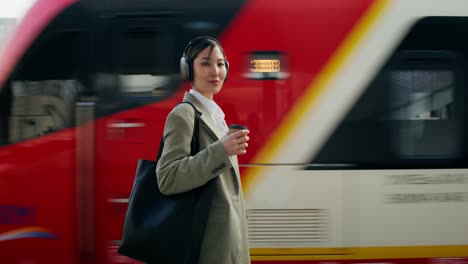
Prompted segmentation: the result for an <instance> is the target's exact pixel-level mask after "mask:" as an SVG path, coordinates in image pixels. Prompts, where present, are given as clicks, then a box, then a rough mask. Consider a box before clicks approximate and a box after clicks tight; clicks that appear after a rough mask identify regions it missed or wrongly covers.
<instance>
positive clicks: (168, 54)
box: [117, 28, 179, 97]
mask: <svg viewBox="0 0 468 264" xmlns="http://www.w3.org/2000/svg"><path fill="white" fill-rule="evenodd" d="M173 47H174V40H173V37H172V35H171V34H170V32H168V31H167V32H166V31H162V30H159V29H156V28H130V29H128V31H126V32H125V34H123V39H122V40H121V45H120V46H119V51H118V52H117V54H119V55H120V60H119V62H118V64H119V65H118V74H119V75H118V76H119V82H120V91H121V92H122V93H123V94H125V95H127V96H133V97H141V96H151V97H154V96H156V97H159V96H165V95H167V94H169V93H170V92H171V90H173V89H174V85H173V82H174V81H175V80H176V79H178V77H179V76H178V75H179V72H178V68H176V67H175V63H176V62H177V60H175V59H174V58H173V55H174V51H173Z"/></svg>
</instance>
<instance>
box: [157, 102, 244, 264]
mask: <svg viewBox="0 0 468 264" xmlns="http://www.w3.org/2000/svg"><path fill="white" fill-rule="evenodd" d="M184 101H188V102H191V103H192V104H194V105H195V107H196V108H197V109H198V111H200V112H201V116H200V131H199V141H200V152H199V153H198V154H196V155H195V156H190V142H191V140H192V133H193V127H194V115H195V113H194V110H193V108H192V107H191V106H190V105H189V104H180V105H177V106H176V107H175V108H174V109H173V110H172V111H171V112H170V113H169V115H168V117H167V120H166V124H165V127H164V137H165V139H164V140H165V141H164V150H163V153H162V155H161V157H160V159H159V162H158V164H157V167H156V175H157V181H158V185H159V188H160V189H161V192H162V193H165V194H175V193H180V192H185V191H188V190H191V189H193V188H195V187H198V186H201V185H203V184H205V183H206V182H208V180H210V179H212V178H214V177H219V180H218V181H217V188H216V191H215V194H214V198H213V202H212V204H211V210H210V215H209V219H208V224H207V227H206V231H205V237H204V239H203V244H202V248H201V252H200V258H199V263H200V264H215V263H222V264H246V263H250V256H249V246H248V241H247V223H246V212H245V206H244V199H243V197H242V187H241V181H240V177H239V165H238V162H237V156H231V157H229V156H228V154H227V153H226V151H225V149H224V147H223V144H222V143H221V142H220V141H219V139H220V137H221V135H220V134H219V132H218V129H217V128H216V125H215V123H214V121H213V119H212V118H211V116H210V114H209V112H208V110H207V109H206V108H205V107H204V106H203V104H202V103H201V102H200V101H198V100H197V99H196V98H195V96H193V95H191V94H190V93H185V96H184Z"/></svg>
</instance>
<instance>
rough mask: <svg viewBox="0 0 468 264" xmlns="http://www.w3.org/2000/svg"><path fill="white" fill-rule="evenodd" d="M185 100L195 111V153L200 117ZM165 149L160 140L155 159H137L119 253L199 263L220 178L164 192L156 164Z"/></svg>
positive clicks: (155, 260) (150, 259)
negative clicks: (176, 190)
mask: <svg viewBox="0 0 468 264" xmlns="http://www.w3.org/2000/svg"><path fill="white" fill-rule="evenodd" d="M183 103H188V104H190V105H191V106H192V107H193V108H194V110H195V119H194V120H195V121H194V122H195V123H194V130H193V136H192V141H191V151H190V155H192V156H193V155H195V154H196V153H198V151H199V141H198V138H199V137H198V131H199V118H200V117H199V112H198V110H197V109H196V108H195V106H193V105H192V104H191V103H189V102H183ZM163 148H164V140H163V139H161V144H160V146H159V151H158V157H157V159H156V162H155V161H151V160H139V161H138V166H137V171H136V175H135V179H134V183H133V188H132V191H131V193H130V198H129V204H128V209H127V212H126V215H125V220H124V225H123V231H122V240H121V242H120V246H119V248H118V252H119V253H120V254H122V255H125V256H128V257H130V258H133V259H136V260H141V261H144V262H147V263H155V264H166V263H168V264H169V263H170V264H179V263H187V264H188V263H190V264H193V263H198V257H199V253H200V248H201V244H202V241H203V235H204V233H205V227H206V224H207V220H208V214H209V210H210V207H211V201H212V198H213V194H214V187H215V181H216V180H217V178H214V179H212V180H210V181H209V182H207V183H206V184H205V185H203V186H201V187H198V188H196V189H193V190H191V191H188V192H184V193H180V194H174V195H165V194H162V193H161V192H160V191H159V187H158V184H157V180H156V164H157V161H158V160H159V158H160V156H161V154H162V150H163Z"/></svg>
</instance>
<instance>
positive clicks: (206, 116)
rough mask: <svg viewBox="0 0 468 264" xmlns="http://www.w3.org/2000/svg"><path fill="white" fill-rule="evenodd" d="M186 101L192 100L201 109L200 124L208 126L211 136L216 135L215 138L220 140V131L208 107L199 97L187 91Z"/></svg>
mask: <svg viewBox="0 0 468 264" xmlns="http://www.w3.org/2000/svg"><path fill="white" fill-rule="evenodd" d="M184 101H187V102H190V103H192V104H193V105H195V107H196V108H197V109H198V111H200V113H201V115H200V119H201V121H202V122H200V126H205V127H207V128H208V131H209V132H210V134H211V136H212V137H214V139H216V140H218V139H220V138H221V135H220V132H219V131H218V128H217V127H216V125H215V123H214V121H213V118H212V117H211V115H210V112H208V110H207V109H206V107H205V106H204V105H203V104H202V103H201V102H200V101H198V99H197V98H196V97H195V96H193V95H191V94H190V93H188V92H186V93H185V96H184Z"/></svg>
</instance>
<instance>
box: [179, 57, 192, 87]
mask: <svg viewBox="0 0 468 264" xmlns="http://www.w3.org/2000/svg"><path fill="white" fill-rule="evenodd" d="M180 76H181V77H182V80H183V81H192V80H193V69H192V59H191V58H190V57H187V56H183V57H182V58H180Z"/></svg>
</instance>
